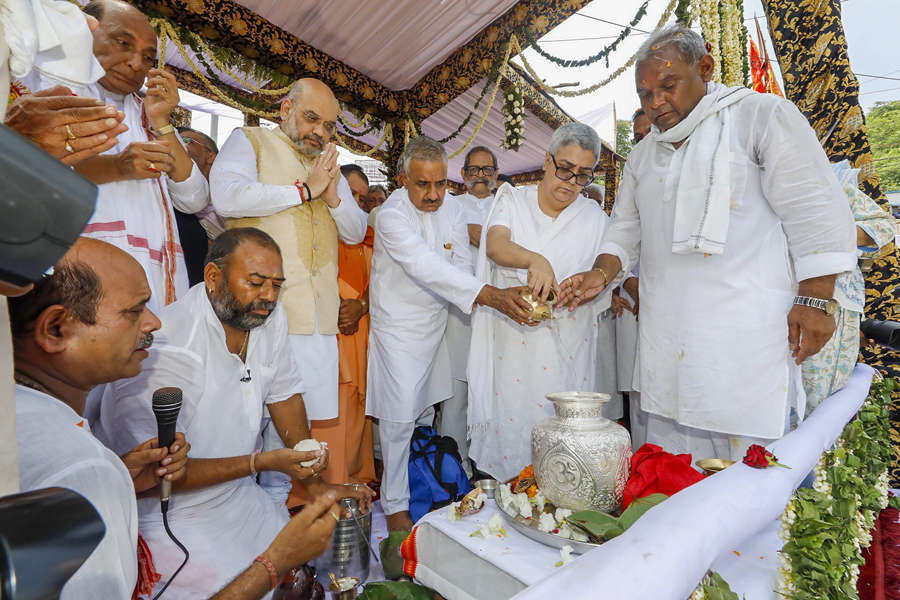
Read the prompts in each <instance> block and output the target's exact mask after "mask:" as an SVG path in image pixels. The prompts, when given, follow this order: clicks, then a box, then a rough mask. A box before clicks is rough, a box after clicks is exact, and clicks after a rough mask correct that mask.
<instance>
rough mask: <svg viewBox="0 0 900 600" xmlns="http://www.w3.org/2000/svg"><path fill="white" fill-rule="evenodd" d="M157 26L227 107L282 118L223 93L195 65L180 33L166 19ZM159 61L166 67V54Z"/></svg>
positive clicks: (165, 44) (275, 113) (257, 114)
mask: <svg viewBox="0 0 900 600" xmlns="http://www.w3.org/2000/svg"><path fill="white" fill-rule="evenodd" d="M156 24H158V25H159V28H160V31H161V32H162V33H163V34H164V36H165V38H167V39H168V40H171V41H172V42H174V43H175V47H176V48H178V52H179V53H180V54H181V56H182V58H184V60H185V62H186V63H187V64H188V66H190V67H191V70H193V72H194V74H195V75H197V77H199V78H200V81H202V82H203V85H205V86H206V88H207V89H208V90H209V91H210V92H212V93H213V94H214V95H215V96H216V97H218V98H219V99H220V100H221V101H222V103H223V104H226V105H227V106H231V107H232V108H236V109H238V110H240V111H241V112H245V113H249V114H251V115H256V116H257V117H263V118H266V119H271V118H277V117H279V116H280V112H279V111H276V110H272V109H271V108H270V109H269V110H260V109H258V108H253V107H250V106H248V105H247V104H250V103H251V102H250V101H246V100H245V99H238V98H234V97H233V95H232V94H230V93H226V92H225V91H222V90H221V89H220V88H219V86H218V85H216V84H215V83H213V82H212V81H210V77H207V76H206V75H205V74H204V73H203V72H202V71H201V69H200V67H199V66H198V65H197V63H195V62H194V61H193V59H192V58H191V56H190V54H188V52H187V50H186V49H185V47H184V44H183V43H182V42H181V40H179V39H178V32H177V31H175V29H174V28H173V27H172V25H171V24H170V23H169V22H168V21H166V20H164V19H159V20H158V21H157V23H156ZM166 46H167V42H164V43H163V48H164V49H165V48H166ZM159 60H160V62H161V63H162V64H163V65H165V52H161V53H160V57H159ZM213 77H215V76H214V75H213ZM219 85H221V86H223V87H225V86H224V84H223V83H221V81H220V82H219ZM226 89H227V88H226ZM252 104H256V105H257V106H260V105H261V104H260V103H252Z"/></svg>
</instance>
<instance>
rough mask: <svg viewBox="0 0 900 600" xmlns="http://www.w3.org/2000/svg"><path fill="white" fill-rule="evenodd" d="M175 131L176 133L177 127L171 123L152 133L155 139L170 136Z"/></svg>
mask: <svg viewBox="0 0 900 600" xmlns="http://www.w3.org/2000/svg"><path fill="white" fill-rule="evenodd" d="M173 131H175V126H174V125H172V124H171V123H168V124H166V125H163V126H162V127H160V128H159V129H150V133H152V134H153V135H154V136H155V137H162V136H164V135H169V134H170V133H172V132H173Z"/></svg>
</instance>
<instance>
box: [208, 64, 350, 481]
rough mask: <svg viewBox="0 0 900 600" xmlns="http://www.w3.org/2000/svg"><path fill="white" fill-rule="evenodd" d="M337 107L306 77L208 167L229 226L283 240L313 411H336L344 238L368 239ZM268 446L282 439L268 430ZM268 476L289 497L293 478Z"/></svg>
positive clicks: (285, 296) (286, 291)
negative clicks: (268, 123) (274, 122)
mask: <svg viewBox="0 0 900 600" xmlns="http://www.w3.org/2000/svg"><path fill="white" fill-rule="evenodd" d="M337 112H338V104H337V100H336V99H335V97H334V94H333V93H332V92H331V90H330V89H329V88H328V86H327V85H325V84H324V83H322V82H321V81H319V80H318V79H300V80H298V81H297V82H296V83H295V84H294V85H293V87H292V88H291V91H290V93H289V94H288V96H287V97H286V98H285V99H284V100H283V101H282V103H281V124H280V125H279V127H277V128H274V129H269V128H266V127H242V128H240V129H236V130H235V131H234V132H233V133H232V134H231V136H229V138H228V140H227V141H226V142H225V144H224V145H223V146H222V150H221V152H219V155H218V156H217V157H216V162H215V163H214V164H213V167H212V170H211V171H210V174H209V178H210V192H211V196H212V203H213V207H214V208H215V210H216V213H218V214H219V215H220V216H222V217H224V218H225V219H226V227H229V228H232V227H256V228H258V229H261V230H263V231H265V232H266V233H268V234H269V235H271V236H272V238H273V239H274V240H275V241H276V242H277V243H278V245H279V246H280V247H281V251H282V256H283V259H284V270H285V272H286V273H287V274H288V281H287V283H286V284H285V286H284V288H283V289H282V290H281V303H282V305H283V306H284V311H285V315H286V316H287V326H288V334H289V336H288V344H289V346H288V348H289V351H290V352H292V353H293V354H294V359H295V360H296V361H297V364H298V365H299V366H300V367H301V368H302V369H303V382H304V386H305V387H304V393H303V398H304V400H305V401H306V409H307V416H308V418H309V419H310V420H316V421H325V420H332V419H335V418H337V417H338V381H339V373H338V346H337V333H338V312H339V309H340V303H341V298H340V293H339V291H338V279H337V274H338V238H340V239H341V240H342V241H344V242H345V243H347V244H358V243H360V242H362V240H363V238H364V237H365V234H366V214H365V213H364V212H363V211H362V210H361V209H360V208H359V205H357V203H356V201H355V200H354V199H353V193H352V191H351V189H350V186H349V185H348V184H347V180H346V179H344V178H343V177H342V176H341V172H340V168H339V166H338V164H337V148H336V147H335V146H334V144H333V143H332V142H331V140H332V138H333V136H334V134H335V128H336V126H337V125H336V123H337ZM265 438H266V441H265V444H266V448H270V447H272V448H274V447H275V446H278V445H280V444H279V440H278V436H277V435H274V434H273V433H272V432H271V431H270V430H267V432H266V434H265ZM280 479H281V481H280V482H279V481H278V480H279V477H277V476H276V477H271V478H270V477H267V478H266V485H267V486H268V487H270V488H271V489H273V491H276V490H280V493H281V494H282V495H283V496H286V495H287V488H288V487H289V481H287V480H285V479H284V478H280Z"/></svg>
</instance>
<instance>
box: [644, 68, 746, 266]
mask: <svg viewBox="0 0 900 600" xmlns="http://www.w3.org/2000/svg"><path fill="white" fill-rule="evenodd" d="M706 89H707V91H706V95H705V96H703V98H701V99H700V102H699V103H698V104H697V106H695V107H694V109H693V110H692V111H691V112H690V114H688V116H687V117H685V118H684V119H683V120H681V121H680V122H679V123H678V124H677V125H675V126H674V127H672V128H671V129H667V130H666V131H663V132H660V131H659V130H658V129H656V126H655V125H654V126H653V127H652V130H651V132H650V134H649V135H648V136H647V137H649V138H650V139H651V140H652V141H653V142H668V143H677V142H680V141H682V140H684V145H685V154H684V169H686V170H687V171H688V172H690V173H691V177H682V178H681V180H680V181H679V183H678V189H677V191H676V192H675V223H674V231H673V233H672V252H675V253H679V254H686V253H689V252H697V253H700V254H704V253H705V254H722V252H724V251H725V241H726V238H727V236H728V221H729V218H730V214H731V206H732V203H735V204H736V203H737V202H739V199H738V198H734V197H733V194H734V193H735V192H737V193H739V192H740V190H736V189H734V187H733V186H732V181H731V162H730V161H729V158H730V156H731V135H732V131H731V129H732V124H731V114H730V113H729V112H728V111H723V110H722V109H723V108H725V107H727V106H730V105H731V104H734V103H735V102H737V101H739V100H741V99H742V98H745V97H747V96H749V95H750V94H753V93H755V92H754V91H753V90H751V89H749V88H745V87H733V88H729V87H725V86H724V85H721V84H718V83H715V82H713V81H710V82H709V83H708V84H707V87H706Z"/></svg>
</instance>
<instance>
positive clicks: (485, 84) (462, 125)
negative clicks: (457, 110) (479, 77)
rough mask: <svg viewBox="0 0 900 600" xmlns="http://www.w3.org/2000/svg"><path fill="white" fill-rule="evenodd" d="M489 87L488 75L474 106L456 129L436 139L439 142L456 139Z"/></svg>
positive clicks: (489, 79)
mask: <svg viewBox="0 0 900 600" xmlns="http://www.w3.org/2000/svg"><path fill="white" fill-rule="evenodd" d="M490 87H491V78H490V76H488V77H486V78H485V80H484V87H482V88H481V94H480V95H479V96H478V100H476V101H475V106H474V107H473V108H472V110H470V111H469V114H467V115H466V118H465V119H463V120H462V123H460V124H459V127H457V128H456V130H455V131H454V132H453V133H451V134H450V135H448V136H447V137H445V138H441V139H439V140H438V142H440V143H441V144H446V143H447V142H449V141H451V140H454V139H456V138H457V137H458V136H459V134H460V133H462V130H463V129H465V128H466V125H468V124H469V121H471V120H472V117H473V116H474V115H475V111H476V110H478V106H479V105H480V104H481V101H482V100H484V97H485V96H486V95H487V91H488V90H489V89H490Z"/></svg>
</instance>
